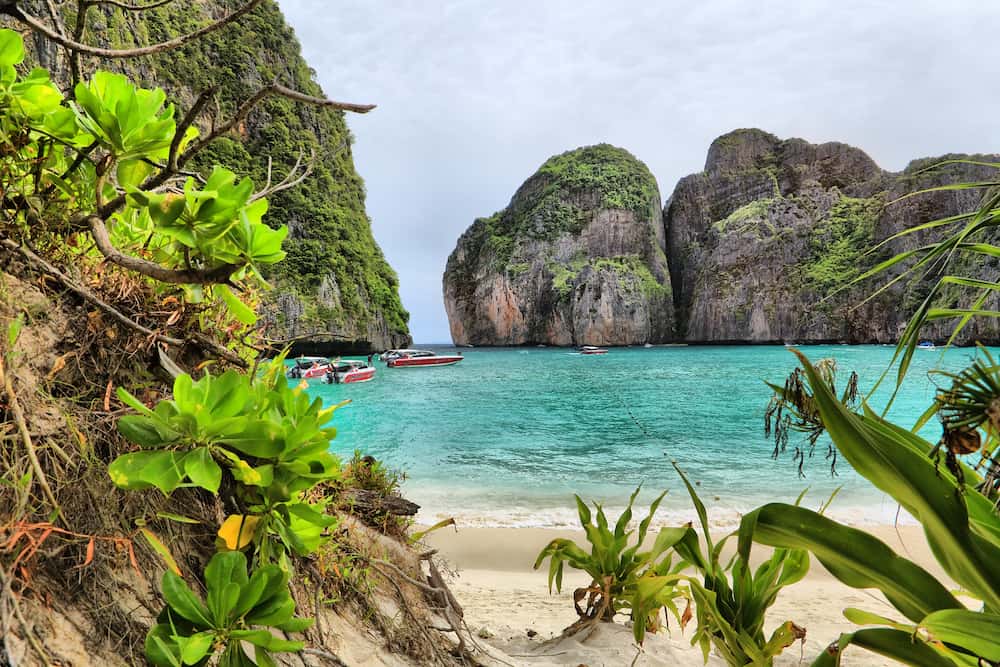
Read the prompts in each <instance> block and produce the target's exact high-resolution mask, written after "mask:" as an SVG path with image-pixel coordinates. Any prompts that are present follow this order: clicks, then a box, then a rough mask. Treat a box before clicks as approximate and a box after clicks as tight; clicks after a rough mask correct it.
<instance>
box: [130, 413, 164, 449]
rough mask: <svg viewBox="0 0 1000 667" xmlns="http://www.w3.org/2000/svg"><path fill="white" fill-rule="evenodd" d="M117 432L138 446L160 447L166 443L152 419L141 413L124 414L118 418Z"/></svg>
mask: <svg viewBox="0 0 1000 667" xmlns="http://www.w3.org/2000/svg"><path fill="white" fill-rule="evenodd" d="M118 432H119V433H121V434H122V435H123V436H125V438H126V439H128V440H130V441H132V442H134V443H135V444H137V445H139V446H140V447H162V446H163V445H165V444H168V443H167V442H165V441H164V440H163V438H162V437H161V436H160V433H159V431H157V430H156V426H155V425H154V424H153V420H152V419H150V418H149V417H144V416H142V415H125V416H124V417H122V418H121V419H119V420H118Z"/></svg>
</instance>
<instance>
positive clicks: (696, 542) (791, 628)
mask: <svg viewBox="0 0 1000 667" xmlns="http://www.w3.org/2000/svg"><path fill="white" fill-rule="evenodd" d="M674 467H675V468H676V469H677V473H678V474H679V475H680V476H681V479H682V480H683V481H684V485H685V486H686V487H687V491H688V494H689V495H690V496H691V502H692V503H693V504H694V507H695V510H696V512H697V514H698V519H699V522H700V523H701V529H702V535H701V536H700V539H699V535H698V533H697V531H696V530H695V529H694V528H693V527H692V526H691V525H690V524H688V525H687V526H685V527H684V528H681V529H679V530H682V531H683V534H682V536H681V537H680V539H678V540H677V541H676V544H675V545H674V547H673V548H674V550H675V551H676V552H677V553H678V554H679V555H680V556H681V558H682V559H683V560H682V561H681V566H682V567H684V568H685V570H687V569H688V568H691V569H694V570H695V572H697V573H698V575H699V576H687V577H685V581H686V583H687V588H688V591H689V594H690V598H691V599H692V600H693V601H694V603H695V608H696V612H695V619H696V621H697V623H696V630H695V633H694V636H693V637H692V638H691V643H692V644H697V645H698V646H700V647H701V650H702V654H703V656H704V658H705V661H706V662H707V661H708V655H709V652H710V650H711V649H712V648H713V647H714V648H715V650H716V652H717V653H718V654H719V655H720V656H722V657H723V659H725V661H726V662H727V663H728V664H729V665H732V666H733V667H742V666H743V665H755V666H760V667H764V666H766V665H771V664H772V663H773V661H774V658H775V656H777V655H779V654H780V653H781V652H782V651H783V650H784V649H785V648H787V647H788V646H791V644H792V643H794V642H795V641H796V640H804V639H805V636H806V631H805V629H804V628H801V627H799V626H798V625H796V624H795V623H793V622H792V621H785V622H784V623H782V624H781V625H780V626H778V628H777V629H776V630H775V631H774V632H773V633H771V636H770V637H766V636H765V634H764V622H765V619H766V614H767V610H768V609H769V608H770V607H771V605H773V604H774V602H775V600H776V599H777V597H778V593H779V592H780V591H781V589H782V588H784V587H785V586H791V585H792V584H794V583H796V582H797V581H800V580H801V579H802V578H803V577H804V576H805V575H806V573H807V572H808V571H809V554H808V553H807V552H806V551H804V550H802V549H775V551H774V553H773V554H772V555H771V557H770V558H768V559H767V560H766V561H764V563H762V564H761V565H759V566H758V567H757V568H756V569H753V568H751V566H750V561H749V558H748V557H746V556H745V555H743V554H736V555H734V556H733V557H732V558H730V559H729V561H728V562H727V563H726V564H723V561H722V551H723V549H724V547H725V545H726V543H727V542H728V541H729V539H730V538H732V537H733V536H734V535H736V534H737V533H736V532H734V533H730V534H729V535H726V536H725V537H723V538H722V539H721V540H719V541H718V542H714V543H713V541H712V535H711V532H710V530H709V524H708V513H707V511H706V509H705V505H704V503H702V501H701V499H700V498H699V497H698V494H697V493H696V492H695V490H694V487H693V486H691V483H690V482H689V481H688V479H687V476H685V475H684V473H683V472H682V471H681V469H680V468H679V467H678V466H677V464H676V463H675V464H674ZM740 537H741V539H742V534H741V536H740ZM701 542H704V545H705V549H704V551H703V550H702V547H701Z"/></svg>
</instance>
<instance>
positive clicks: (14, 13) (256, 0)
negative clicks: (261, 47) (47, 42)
mask: <svg viewBox="0 0 1000 667" xmlns="http://www.w3.org/2000/svg"><path fill="white" fill-rule="evenodd" d="M261 2H263V0H249V1H248V2H247V3H245V4H244V5H243V6H242V7H240V8H239V9H237V10H236V11H234V12H232V13H231V14H227V15H226V16H224V17H222V18H221V19H219V20H218V21H213V22H212V23H209V24H208V25H206V26H204V27H203V28H199V29H198V30H195V31H194V32H189V33H187V34H186V35H181V36H180V37H176V38H174V39H170V40H167V41H165V42H160V43H158V44H150V45H149V46H140V47H137V48H134V49H104V48H101V47H98V46H91V45H88V44H81V43H80V42H78V41H76V40H75V39H70V38H69V37H65V36H63V35H60V34H59V32H58V31H57V30H53V29H52V28H50V27H49V26H47V25H45V23H43V22H42V21H40V20H38V19H37V18H35V17H34V16H32V15H30V14H28V13H26V12H25V11H24V10H23V9H21V8H20V7H18V6H17V5H15V4H13V3H4V4H0V12H2V13H4V14H7V15H8V16H11V17H13V18H15V19H18V20H19V21H21V22H22V23H25V24H27V25H28V27H30V28H31V29H32V30H34V31H35V32H38V33H41V34H42V35H44V36H46V37H48V38H49V39H51V40H52V41H53V42H55V43H56V44H58V45H60V46H62V47H64V48H66V49H68V50H70V51H73V52H75V53H82V54H85V55H90V56H100V57H102V58H134V57H136V56H147V55H150V54H153V53H161V52H163V51H169V50H171V49H175V48H177V47H179V46H183V45H184V44H187V43H188V42H191V41H193V40H195V39H198V38H199V37H202V36H204V35H207V34H208V33H210V32H214V31H216V30H218V29H219V28H222V27H225V26H227V25H229V24H230V23H232V22H233V21H235V20H237V19H238V18H240V17H241V16H243V15H244V14H247V13H249V12H251V11H252V10H253V9H254V8H255V7H257V5H259V4H260V3H261ZM88 4H89V3H88Z"/></svg>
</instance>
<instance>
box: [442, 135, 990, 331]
mask: <svg viewBox="0 0 1000 667" xmlns="http://www.w3.org/2000/svg"><path fill="white" fill-rule="evenodd" d="M977 162H980V163H981V162H994V163H995V162H1000V156H996V155H972V156H969V155H945V156H941V157H939V158H924V159H920V160H914V161H913V162H912V163H911V164H910V165H908V166H907V167H906V169H904V170H903V171H902V172H899V173H893V172H888V171H885V170H883V169H881V168H880V167H879V166H878V165H877V164H876V163H875V162H874V160H872V159H871V158H870V157H869V156H868V155H866V154H865V153H864V152H863V151H861V150H859V149H857V148H854V147H852V146H848V145H847V144H842V143H837V142H830V143H824V144H811V143H809V142H807V141H804V140H802V139H785V140H782V139H779V138H778V137H776V136H774V135H772V134H769V133H767V132H764V131H762V130H758V129H744V130H735V131H733V132H730V133H728V134H725V135H723V136H721V137H719V138H718V139H716V140H715V141H714V142H712V145H711V147H710V148H709V150H708V157H707V160H706V162H705V170H704V171H702V172H701V173H698V174H692V175H690V176H686V177H684V178H682V179H681V180H680V182H679V183H678V184H677V186H676V187H675V188H674V191H673V194H672V195H671V197H670V199H669V200H668V201H667V203H666V206H665V208H664V209H663V213H662V226H661V222H660V221H659V220H654V219H651V218H650V216H649V214H648V213H647V210H646V206H647V205H648V203H649V201H651V199H652V198H653V197H655V192H656V182H655V180H654V179H653V178H652V176H651V175H649V172H648V171H647V170H646V168H645V167H644V166H643V165H642V164H641V163H639V162H638V161H636V160H635V158H633V157H632V156H631V155H629V154H628V153H626V152H625V151H623V150H621V149H616V148H613V147H610V146H594V147H590V148H584V149H578V150H576V151H571V152H569V153H565V154H563V155H560V156H557V157H554V158H552V159H550V160H549V161H548V162H546V163H545V164H544V165H543V166H542V168H541V169H539V171H538V173H536V174H535V175H534V176H532V177H531V178H530V179H528V181H526V182H525V183H524V185H522V186H521V188H520V189H519V190H518V191H517V193H516V194H515V195H514V198H513V199H512V200H511V203H510V205H509V206H508V207H507V208H506V209H504V210H503V211H500V212H499V213H497V214H495V215H493V216H491V217H489V218H483V219H480V220H477V221H476V222H475V224H473V225H472V227H470V228H469V229H468V231H466V232H465V234H464V235H463V236H462V238H461V239H460V240H459V243H458V247H457V248H456V249H455V251H454V252H453V253H452V255H451V257H450V258H449V260H448V267H447V270H446V271H445V277H444V292H445V307H446V309H447V311H448V318H449V322H450V325H451V331H452V338H453V339H454V341H455V342H456V343H458V344H474V345H521V344H528V343H545V344H550V345H579V344H602V345H613V344H619V345H624V344H634V343H644V342H652V343H658V342H667V341H671V340H676V341H686V342H692V343H777V342H789V341H791V342H798V343H820V342H849V343H893V342H896V341H897V340H898V338H899V336H900V335H901V333H902V332H903V330H904V328H905V326H906V323H907V321H908V320H909V318H910V316H911V315H912V314H913V312H914V311H915V310H916V309H917V308H918V306H919V305H920V304H921V303H923V302H924V300H925V299H926V297H927V295H928V294H929V293H930V291H931V289H932V287H933V286H934V285H935V284H936V282H937V280H938V279H939V278H940V276H941V275H942V273H941V271H940V267H934V271H931V272H928V271H927V269H926V267H924V268H923V269H921V270H920V271H918V272H914V273H913V274H909V275H906V276H903V277H902V278H900V279H899V280H898V281H895V282H893V283H892V284H890V285H888V286H886V287H885V289H881V290H880V288H882V287H883V286H885V285H886V283H888V282H890V280H892V279H893V278H896V277H897V276H899V272H900V269H901V268H902V267H903V266H905V263H904V264H899V265H897V266H894V267H892V268H891V269H889V270H887V271H885V272H883V273H882V274H880V275H879V276H876V277H874V278H871V279H868V280H866V281H862V282H859V283H854V282H853V281H854V280H855V279H856V278H858V277H859V276H861V275H862V274H863V273H864V272H865V271H866V270H867V269H870V268H872V267H874V266H875V265H876V264H878V263H879V262H881V261H883V260H886V259H888V258H890V257H892V256H894V255H895V254H897V253H901V252H907V251H912V250H915V249H917V248H919V247H921V246H923V245H925V244H927V243H929V242H933V241H935V240H938V239H941V238H943V237H944V234H946V233H949V232H951V231H954V229H949V228H933V229H927V230H923V231H920V232H917V233H913V234H905V235H902V236H900V237H898V238H894V237H895V235H896V234H899V232H901V231H903V230H906V229H908V228H911V227H914V226H917V225H920V224H923V223H926V222H930V221H932V220H938V219H942V218H947V217H949V216H955V215H958V214H961V213H966V212H969V211H973V210H975V209H976V208H978V205H979V202H980V198H981V197H982V190H970V189H954V190H949V189H938V190H935V191H933V192H921V191H923V190H927V189H931V188H939V187H940V186H945V185H949V184H955V183H963V182H975V181H979V182H982V181H991V180H995V178H996V169H995V168H994V167H991V166H989V165H986V164H976V163H977ZM930 167H934V168H933V169H930ZM625 174H628V177H627V178H624V175H625ZM918 192H919V194H917V193H918ZM987 240H990V241H991V242H997V241H998V240H1000V239H987ZM883 242H884V243H883ZM664 253H666V255H665V256H664ZM667 267H669V268H667ZM667 272H668V273H669V278H668V276H667V275H666V273H667ZM948 273H950V274H953V275H963V276H971V277H976V278H980V279H983V280H988V281H998V280H1000V261H998V260H997V259H996V258H992V257H989V256H987V255H979V256H976V257H975V258H974V259H973V258H969V257H963V256H961V255H959V256H958V257H957V259H956V260H955V261H954V262H953V263H952V264H951V265H950V266H949V267H948ZM668 296H670V297H672V303H670V302H668V300H669V299H668ZM971 298H972V297H971V296H970V293H969V291H968V290H963V289H961V288H958V287H956V286H954V285H952V286H946V287H945V288H943V289H941V290H939V292H938V293H937V295H936V296H935V299H934V304H935V305H936V306H941V307H945V308H955V307H966V306H968V305H969V304H970V303H971ZM985 305H986V306H987V307H989V308H991V309H993V310H1000V299H996V298H993V297H991V299H990V300H987V301H986V302H985ZM954 325H955V320H954V319H951V320H938V321H935V322H932V323H931V324H929V325H927V326H926V327H925V328H924V329H923V336H924V337H927V338H931V339H935V340H939V341H940V340H943V339H946V338H948V336H949V335H950V334H951V332H952V330H953V327H954ZM975 340H979V341H983V342H1000V321H998V320H994V319H987V318H980V319H976V320H973V321H972V322H971V323H970V324H969V325H968V326H967V327H966V329H965V330H964V331H963V333H962V334H961V336H960V337H959V338H958V342H960V343H968V342H971V341H975Z"/></svg>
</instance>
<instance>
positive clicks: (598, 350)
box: [580, 345, 608, 354]
mask: <svg viewBox="0 0 1000 667" xmlns="http://www.w3.org/2000/svg"><path fill="white" fill-rule="evenodd" d="M607 353H608V351H607V349H605V348H603V347H594V346H593V345H584V346H583V347H581V348H580V354H607Z"/></svg>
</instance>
